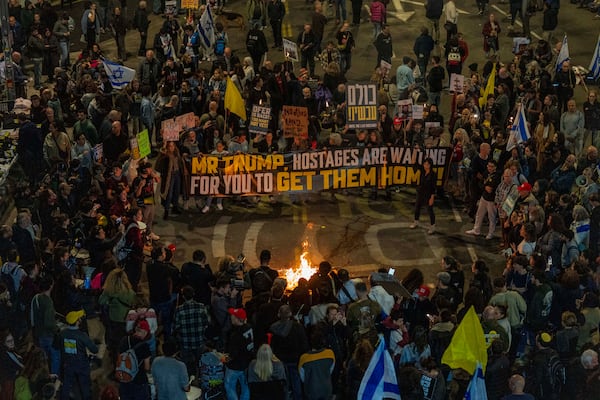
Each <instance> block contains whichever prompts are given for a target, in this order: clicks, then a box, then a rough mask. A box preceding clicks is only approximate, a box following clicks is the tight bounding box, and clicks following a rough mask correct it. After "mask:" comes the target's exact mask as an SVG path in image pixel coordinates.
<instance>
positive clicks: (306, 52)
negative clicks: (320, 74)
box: [296, 24, 317, 76]
mask: <svg viewBox="0 0 600 400" xmlns="http://www.w3.org/2000/svg"><path fill="white" fill-rule="evenodd" d="M316 42H317V38H316V37H315V34H314V32H313V31H312V26H311V25H310V24H304V30H303V31H302V32H300V34H299V35H298V39H297V40H296V43H297V44H298V48H299V49H300V66H301V67H302V68H306V64H307V62H308V68H309V71H310V76H314V75H315V45H316V44H317V43H316Z"/></svg>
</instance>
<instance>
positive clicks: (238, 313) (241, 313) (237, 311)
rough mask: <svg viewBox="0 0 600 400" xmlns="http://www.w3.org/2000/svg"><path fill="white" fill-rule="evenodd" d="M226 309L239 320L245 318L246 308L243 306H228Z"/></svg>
mask: <svg viewBox="0 0 600 400" xmlns="http://www.w3.org/2000/svg"><path fill="white" fill-rule="evenodd" d="M227 311H229V314H231V315H233V316H235V317H236V318H239V319H241V320H245V319H246V310H244V309H243V308H230V309H229V310H227Z"/></svg>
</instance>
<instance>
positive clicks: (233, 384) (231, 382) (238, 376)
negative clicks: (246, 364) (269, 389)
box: [225, 368, 250, 400]
mask: <svg viewBox="0 0 600 400" xmlns="http://www.w3.org/2000/svg"><path fill="white" fill-rule="evenodd" d="M238 382H239V383H240V387H241V388H242V391H241V394H240V395H239V396H238V393H237V383H238ZM225 393H226V394H227V400H238V399H239V400H250V389H249V388H248V379H247V378H246V371H237V370H235V369H229V368H226V369H225Z"/></svg>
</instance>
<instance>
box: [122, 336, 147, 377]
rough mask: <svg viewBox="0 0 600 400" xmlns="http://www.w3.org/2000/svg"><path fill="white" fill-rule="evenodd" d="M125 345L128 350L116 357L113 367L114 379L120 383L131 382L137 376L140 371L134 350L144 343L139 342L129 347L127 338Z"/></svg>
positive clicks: (128, 338)
mask: <svg viewBox="0 0 600 400" xmlns="http://www.w3.org/2000/svg"><path fill="white" fill-rule="evenodd" d="M127 344H128V345H129V348H128V349H127V350H125V351H124V352H122V353H120V354H119V355H118V356H117V363H116V366H115V378H116V380H117V381H118V382H121V383H129V382H131V381H133V379H134V378H135V376H136V375H137V373H138V371H139V369H140V363H139V362H138V359H137V355H136V354H135V349H136V348H138V347H139V346H140V345H142V344H144V342H140V343H138V344H136V345H135V346H133V347H131V338H130V337H127Z"/></svg>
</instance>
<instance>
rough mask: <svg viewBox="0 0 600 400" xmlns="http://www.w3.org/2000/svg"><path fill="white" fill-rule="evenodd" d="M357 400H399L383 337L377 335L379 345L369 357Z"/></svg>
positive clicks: (394, 373)
mask: <svg viewBox="0 0 600 400" xmlns="http://www.w3.org/2000/svg"><path fill="white" fill-rule="evenodd" d="M357 398H358V400H372V399H383V398H385V399H396V400H400V389H399V388H398V381H397V380H396V370H395V369H394V362H393V361H392V356H390V353H389V352H388V351H387V350H386V349H385V340H383V335H379V345H377V349H376V350H375V352H374V353H373V356H372V357H371V361H370V362H369V367H368V368H367V370H366V371H365V375H364V376H363V379H362V381H361V382H360V388H359V389H358V397H357Z"/></svg>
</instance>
